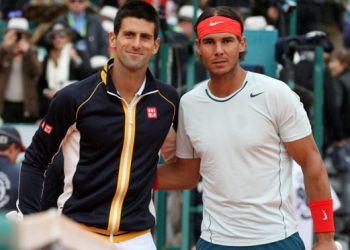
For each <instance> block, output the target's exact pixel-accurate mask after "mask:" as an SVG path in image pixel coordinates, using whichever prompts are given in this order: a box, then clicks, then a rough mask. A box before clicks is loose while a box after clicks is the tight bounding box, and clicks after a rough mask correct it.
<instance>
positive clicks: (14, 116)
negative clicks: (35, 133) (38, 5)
mask: <svg viewBox="0 0 350 250" xmlns="http://www.w3.org/2000/svg"><path fill="white" fill-rule="evenodd" d="M30 35H31V34H30V32H29V23H28V21H27V20H26V19H25V18H12V19H10V20H9V22H8V26H7V29H6V31H5V36H4V41H3V43H2V44H1V45H0V114H1V117H2V119H3V121H4V122H7V123H28V122H34V121H36V119H37V117H38V98H37V90H36V88H37V81H38V79H39V76H40V72H41V65H40V62H39V60H38V56H37V51H36V49H35V48H34V47H33V46H32V45H31V44H30V42H29V39H30Z"/></svg>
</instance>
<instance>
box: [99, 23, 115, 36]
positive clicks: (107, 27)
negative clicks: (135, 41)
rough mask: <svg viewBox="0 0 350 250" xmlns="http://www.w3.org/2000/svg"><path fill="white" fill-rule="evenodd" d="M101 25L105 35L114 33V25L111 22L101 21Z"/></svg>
mask: <svg viewBox="0 0 350 250" xmlns="http://www.w3.org/2000/svg"><path fill="white" fill-rule="evenodd" d="M101 25H102V28H103V29H104V30H105V31H106V32H107V33H109V32H113V31H114V23H113V22H112V21H109V20H104V21H102V23H101Z"/></svg>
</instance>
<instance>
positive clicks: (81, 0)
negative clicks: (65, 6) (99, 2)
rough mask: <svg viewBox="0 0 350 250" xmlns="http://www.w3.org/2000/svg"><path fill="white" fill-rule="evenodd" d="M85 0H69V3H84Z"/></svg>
mask: <svg viewBox="0 0 350 250" xmlns="http://www.w3.org/2000/svg"><path fill="white" fill-rule="evenodd" d="M85 1H86V0H69V2H70V3H84V2H85Z"/></svg>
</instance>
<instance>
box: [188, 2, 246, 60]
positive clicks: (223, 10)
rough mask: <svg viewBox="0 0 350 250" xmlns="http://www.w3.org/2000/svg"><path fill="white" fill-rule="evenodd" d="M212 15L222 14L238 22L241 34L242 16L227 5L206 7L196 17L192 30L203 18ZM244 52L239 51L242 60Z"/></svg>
mask: <svg viewBox="0 0 350 250" xmlns="http://www.w3.org/2000/svg"><path fill="white" fill-rule="evenodd" d="M212 16H223V17H227V18H231V19H233V20H235V21H237V22H239V24H240V26H241V31H242V34H243V30H244V26H243V18H242V16H241V14H240V13H239V12H238V11H236V10H235V9H234V8H232V7H229V6H218V7H215V8H206V9H205V10H204V11H203V13H202V14H201V15H200V16H199V17H198V20H197V22H196V24H195V25H194V31H195V32H196V33H197V26H198V24H199V23H200V22H202V21H203V20H205V19H207V18H209V17H212ZM245 54H246V51H244V52H241V53H239V59H240V60H243V59H244V56H245Z"/></svg>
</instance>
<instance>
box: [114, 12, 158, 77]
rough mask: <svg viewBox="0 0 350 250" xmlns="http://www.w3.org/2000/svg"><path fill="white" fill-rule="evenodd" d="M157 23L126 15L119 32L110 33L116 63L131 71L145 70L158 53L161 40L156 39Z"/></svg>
mask: <svg viewBox="0 0 350 250" xmlns="http://www.w3.org/2000/svg"><path fill="white" fill-rule="evenodd" d="M154 28H155V25H154V23H152V22H148V21H146V20H144V19H139V18H134V17H126V18H124V19H123V20H122V23H121V26H120V29H119V32H118V34H114V33H113V32H111V33H110V34H109V43H110V47H112V48H113V49H114V50H115V63H116V64H117V65H121V66H122V67H124V68H126V69H128V70H129V71H135V70H145V69H146V68H147V67H148V62H149V61H150V59H151V57H152V56H153V55H154V54H156V53H157V51H158V48H159V43H160V40H159V38H157V39H155V34H154Z"/></svg>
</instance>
